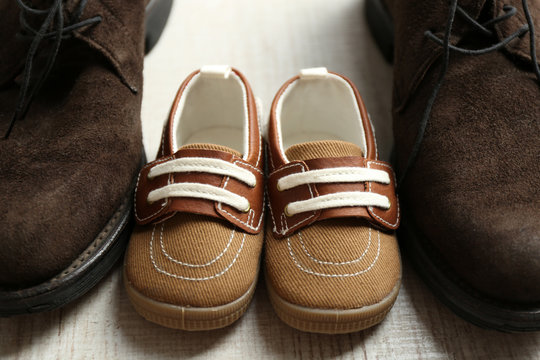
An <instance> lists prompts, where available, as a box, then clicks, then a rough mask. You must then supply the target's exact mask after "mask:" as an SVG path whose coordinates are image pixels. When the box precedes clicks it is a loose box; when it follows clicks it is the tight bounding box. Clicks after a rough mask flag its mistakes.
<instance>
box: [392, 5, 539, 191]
mask: <svg viewBox="0 0 540 360" xmlns="http://www.w3.org/2000/svg"><path fill="white" fill-rule="evenodd" d="M521 2H522V6H523V11H524V13H525V17H526V19H527V24H523V26H521V27H520V28H519V29H518V30H517V31H516V32H514V33H513V34H511V35H509V36H508V37H506V38H504V39H502V40H501V41H499V42H497V43H495V44H493V45H491V46H489V47H486V48H483V49H465V48H462V47H459V46H454V45H452V44H450V35H451V33H452V26H453V24H454V20H455V16H456V13H458V14H459V15H460V16H462V17H463V18H464V19H465V20H466V21H467V22H468V23H470V24H471V25H472V26H473V27H474V28H475V29H477V30H478V31H479V32H480V33H481V34H483V35H485V36H489V37H493V36H494V35H495V33H494V30H492V29H490V28H493V26H494V25H495V24H497V23H499V22H502V21H505V20H507V19H509V18H511V17H512V16H514V15H515V14H516V13H517V9H516V8H515V7H513V6H510V5H505V6H504V7H503V10H504V14H503V15H501V16H498V17H495V18H493V19H491V20H488V21H486V22H484V23H483V24H480V23H479V22H477V21H476V20H475V19H473V18H472V17H471V16H470V15H469V14H468V13H467V12H466V11H465V10H464V9H463V8H461V7H460V6H459V5H458V0H452V1H451V4H450V11H449V14H448V20H447V23H446V29H445V33H444V38H442V39H441V38H439V37H437V36H436V35H435V34H433V32H431V31H429V30H428V31H426V32H425V33H424V35H425V36H426V37H427V38H428V39H431V40H432V41H434V42H436V43H437V44H439V45H441V46H442V47H443V49H444V53H443V62H442V68H441V71H440V74H439V78H438V81H437V83H436V85H435V87H434V88H433V91H432V93H431V96H430V97H429V99H428V101H427V104H426V108H425V110H424V114H423V116H422V119H421V120H420V124H419V126H418V131H417V133H416V138H415V140H414V143H413V147H412V150H411V154H410V155H409V158H408V159H407V163H406V165H405V169H404V170H403V172H402V173H401V175H400V177H399V180H398V187H400V186H401V185H402V184H403V181H404V180H405V178H406V176H407V174H408V172H409V170H410V169H411V167H412V166H413V164H414V162H415V161H416V158H417V157H418V152H419V150H420V146H421V145H422V142H423V139H424V135H425V132H426V128H427V125H428V122H429V119H430V115H431V110H432V109H433V104H434V102H435V99H436V98H437V95H438V93H439V90H440V89H441V86H442V84H443V82H444V78H445V76H446V73H447V71H448V66H449V63H450V52H451V51H455V52H458V53H461V54H465V55H483V54H487V53H490V52H493V51H497V50H499V49H501V48H503V47H504V46H506V45H507V44H508V43H510V42H511V41H512V40H514V39H516V38H518V37H521V36H522V35H524V34H525V33H527V32H528V33H529V38H530V49H529V50H530V56H531V60H532V62H533V70H534V73H535V75H536V78H537V80H538V82H539V83H540V68H539V66H538V60H537V58H536V44H535V31H534V23H533V20H532V17H531V14H530V11H529V7H528V4H527V0H521Z"/></svg>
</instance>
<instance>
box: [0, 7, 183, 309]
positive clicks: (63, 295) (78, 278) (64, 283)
mask: <svg viewBox="0 0 540 360" xmlns="http://www.w3.org/2000/svg"><path fill="white" fill-rule="evenodd" d="M171 7H172V0H151V1H150V2H149V3H148V5H147V6H146V9H145V11H146V19H145V23H146V34H145V38H146V42H145V43H146V48H145V51H146V53H148V52H149V51H150V50H151V49H152V48H153V47H154V45H155V44H156V43H157V40H158V39H159V37H160V35H161V33H162V31H163V29H164V27H165V24H166V22H167V18H168V15H169V12H170V9H171ZM145 163H146V158H145V157H144V151H143V159H141V167H142V165H144V164H145ZM136 179H137V177H135V179H134V180H133V182H132V184H131V186H130V188H129V190H128V192H127V193H126V195H125V197H124V200H123V201H122V204H121V205H120V206H119V207H118V209H117V210H116V211H115V212H114V214H113V216H112V217H111V218H110V220H109V221H108V223H107V224H106V225H105V227H104V228H103V230H102V231H101V232H100V233H99V234H98V236H97V237H96V238H95V239H94V241H92V242H91V243H90V245H89V246H88V247H87V248H86V249H85V250H84V252H82V253H81V255H80V256H79V257H78V258H77V259H75V260H74V261H73V263H71V264H70V265H69V266H68V267H67V268H65V269H64V270H63V271H61V272H60V273H59V274H58V275H57V276H55V277H54V278H52V279H50V280H48V281H46V282H43V283H41V284H39V285H35V286H32V287H29V288H25V289H18V290H0V316H2V317H5V316H12V315H20V314H27V313H36V312H43V311H50V310H54V309H57V308H59V307H61V306H64V305H66V304H67V303H69V302H71V301H73V300H75V299H77V298H78V297H80V296H82V295H83V294H85V293H86V292H87V291H88V290H90V289H91V288H92V287H93V286H94V285H96V284H97V283H98V282H99V280H101V279H102V278H103V277H104V276H105V275H106V274H107V273H108V272H109V270H110V269H111V268H112V267H113V265H114V264H115V263H116V262H117V260H118V259H119V258H120V257H121V256H122V255H123V253H124V251H125V248H126V245H127V241H128V239H129V235H130V233H131V229H132V228H133V219H132V209H133V190H134V189H135V184H136Z"/></svg>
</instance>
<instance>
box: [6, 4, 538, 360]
mask: <svg viewBox="0 0 540 360" xmlns="http://www.w3.org/2000/svg"><path fill="white" fill-rule="evenodd" d="M174 5H175V6H174V9H173V14H172V16H171V18H170V22H169V25H168V27H167V29H166V30H165V33H164V36H163V38H162V41H161V42H160V43H159V44H158V45H157V47H156V48H155V49H154V51H153V52H152V53H151V54H150V55H149V56H148V57H147V59H146V64H145V66H146V68H145V87H144V100H143V129H144V143H145V146H146V150H147V153H148V158H149V159H152V158H154V157H155V153H156V149H157V147H158V142H159V136H160V132H161V127H162V124H163V122H164V121H165V119H166V116H167V112H168V111H169V107H170V104H171V101H172V99H173V97H174V93H175V91H176V90H177V88H178V86H179V84H180V82H181V81H182V80H183V79H184V78H185V76H186V75H187V74H188V73H189V72H191V71H192V70H194V69H197V68H199V67H200V66H201V65H203V64H223V63H228V64H231V65H233V66H236V67H237V68H239V69H240V70H241V71H243V72H244V73H245V75H246V76H247V77H248V79H249V80H250V82H251V84H252V86H253V89H254V91H255V93H256V94H257V96H259V97H260V98H262V100H263V102H264V104H265V109H266V111H268V108H269V105H270V102H271V100H272V97H273V95H274V93H275V92H276V91H277V89H278V88H279V86H280V85H281V84H282V83H283V82H284V81H285V80H287V79H288V78H289V77H291V76H293V75H295V74H296V73H297V72H298V70H299V69H301V68H304V67H312V66H327V67H328V68H329V69H330V70H334V71H337V72H341V73H343V74H345V75H347V76H349V77H350V78H351V79H352V80H353V81H354V82H355V83H356V84H357V85H358V87H359V89H360V92H361V93H362V95H363V97H364V100H365V102H366V105H367V107H368V110H369V111H370V113H371V117H372V119H373V121H374V122H375V126H376V132H377V139H378V142H379V147H380V151H381V152H382V155H383V157H388V156H389V153H390V150H391V147H392V144H391V119H390V103H391V83H392V69H391V67H390V66H389V65H387V64H385V63H384V61H383V59H382V57H381V56H380V54H379V53H378V52H377V50H376V48H375V44H374V43H373V41H372V39H371V38H370V36H369V33H368V29H367V27H366V22H365V20H364V12H363V1H362V0H331V1H330V0H270V1H261V0H176V2H175V4H174ZM120 270H121V268H120V266H117V267H116V268H115V269H114V271H113V272H112V273H111V274H109V275H108V276H107V277H106V278H105V279H104V280H103V281H102V282H101V283H100V284H99V285H98V286H96V287H95V288H94V289H93V290H92V291H91V292H90V293H88V294H87V295H85V296H84V297H83V298H81V299H79V300H77V301H75V302H74V303H72V304H70V305H68V306H66V307H65V308H63V309H60V310H57V311H54V312H51V313H45V314H37V315H31V316H21V317H16V318H9V319H0V358H1V359H25V360H26V359H69V358H74V359H168V358H171V359H173V358H175V359H176V358H226V359H227V358H228V359H237V358H249V359H251V358H254V359H258V358H267V359H274V358H299V359H319V358H325V359H326V358H356V359H394V358H395V359H463V358H468V359H540V333H529V334H503V333H498V332H495V331H489V330H483V329H480V328H477V327H475V326H473V325H470V324H468V323H466V322H465V321H463V320H461V319H460V318H458V317H456V316H455V315H454V314H453V313H451V312H450V311H449V310H448V309H447V308H445V307H444V306H442V305H441V304H440V303H439V302H438V301H437V300H436V299H435V298H434V297H433V295H432V294H431V293H430V291H429V290H428V289H426V287H425V286H424V284H423V283H422V282H421V281H420V280H419V279H418V277H417V276H416V274H415V273H414V272H413V271H412V269H411V268H410V266H409V264H408V262H407V260H406V259H404V269H403V271H404V279H403V286H402V289H401V293H400V295H399V297H398V300H397V302H396V304H395V306H394V308H393V309H392V311H391V312H390V314H389V315H388V317H387V319H386V320H385V321H384V322H383V323H382V324H381V325H380V326H378V327H376V328H373V329H370V330H367V331H363V332H359V333H354V334H349V335H340V336H322V335H316V334H307V333H301V332H298V331H296V330H293V329H291V328H289V327H287V326H286V325H284V324H283V323H281V322H280V320H279V319H278V318H277V317H276V315H275V314H274V312H273V310H272V307H271V305H270V303H269V301H268V297H267V293H266V290H265V286H264V281H263V280H262V279H261V281H260V283H259V286H258V289H257V292H256V295H255V299H254V301H253V304H252V305H251V307H250V308H249V310H248V312H247V313H246V315H245V316H244V317H243V318H241V319H240V320H239V321H238V322H237V323H236V324H234V325H233V326H231V327H229V328H226V329H221V330H217V331H212V332H202V333H187V332H182V331H174V330H170V329H166V328H162V327H159V326H157V325H154V324H152V323H149V322H147V321H145V320H144V319H142V318H141V317H139V315H138V314H137V313H136V312H135V311H134V310H133V308H132V307H131V305H130V303H129V301H128V299H127V297H126V294H125V292H124V289H123V284H122V279H121V271H120Z"/></svg>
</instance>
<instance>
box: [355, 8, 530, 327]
mask: <svg viewBox="0 0 540 360" xmlns="http://www.w3.org/2000/svg"><path fill="white" fill-rule="evenodd" d="M365 4H366V5H365V6H366V9H365V10H366V17H367V22H368V26H369V28H370V30H371V33H372V35H373V37H374V38H375V41H376V42H377V45H378V47H379V49H380V50H381V51H382V53H383V55H384V57H385V58H386V60H388V61H389V62H392V60H393V52H394V51H393V48H394V33H393V31H394V29H393V24H392V18H391V16H390V14H389V13H388V10H387V9H386V6H385V5H384V3H383V2H382V0H366V3H365ZM402 209H403V212H402V214H403V216H402V221H401V227H400V228H399V230H398V237H399V240H400V244H401V246H402V248H403V250H404V252H405V253H406V254H407V256H408V257H409V259H411V262H412V264H413V266H414V267H415V269H416V271H417V272H418V273H419V274H420V276H421V277H422V279H423V280H424V282H425V283H426V284H427V285H428V286H429V287H430V288H431V290H432V291H433V293H434V294H435V295H436V296H437V298H438V299H439V300H440V301H441V302H442V303H444V304H445V305H446V306H448V307H449V308H450V309H451V310H452V311H453V312H454V313H456V314H457V315H459V316H460V317H462V318H463V319H465V320H467V321H469V322H471V323H473V324H475V325H478V326H481V327H484V328H490V329H496V330H500V331H505V332H518V331H537V330H540V304H532V305H521V304H520V305H518V304H505V303H501V302H499V301H496V300H493V299H489V298H487V297H485V296H483V295H482V294H479V293H478V292H476V291H475V290H474V289H472V288H471V287H469V286H468V285H467V284H466V283H464V282H463V281H461V280H460V279H459V277H458V276H457V275H454V274H453V273H452V271H451V270H450V269H448V268H446V267H445V266H444V265H443V264H444V261H443V260H442V259H438V258H437V257H436V256H435V255H434V254H435V252H434V251H430V248H429V241H428V239H427V238H426V237H425V236H423V234H421V232H420V231H419V230H418V228H417V227H416V226H415V225H414V221H412V219H409V218H408V217H407V214H408V211H407V204H403V201H402Z"/></svg>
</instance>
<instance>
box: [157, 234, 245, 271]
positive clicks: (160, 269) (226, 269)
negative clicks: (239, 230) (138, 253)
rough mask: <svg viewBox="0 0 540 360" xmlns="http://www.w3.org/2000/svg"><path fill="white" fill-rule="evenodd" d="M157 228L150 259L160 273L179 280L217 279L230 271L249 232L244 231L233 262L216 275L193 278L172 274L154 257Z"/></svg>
mask: <svg viewBox="0 0 540 360" xmlns="http://www.w3.org/2000/svg"><path fill="white" fill-rule="evenodd" d="M155 229H156V225H154V227H153V229H152V237H151V239H150V260H151V261H152V265H153V266H154V269H155V270H156V271H158V272H159V273H162V274H163V275H166V276H169V277H173V278H175V279H179V280H188V281H205V280H211V279H215V278H217V277H219V276H221V275H223V274H225V273H226V272H227V271H229V269H230V268H231V267H232V266H233V265H234V263H235V262H236V260H237V259H238V257H239V256H240V253H241V252H242V249H243V248H244V243H245V241H246V235H247V233H244V235H243V237H242V243H241V244H240V248H239V249H238V251H237V252H236V255H235V256H234V258H233V260H232V261H231V263H230V264H229V265H227V267H225V269H223V270H222V271H221V272H219V273H216V274H214V275H211V276H206V277H200V278H193V277H187V276H182V275H178V274H172V273H170V272H168V271H166V270H163V269H162V268H160V267H159V266H158V265H157V263H156V260H155V259H154V248H153V243H154V232H155ZM234 230H236V227H235V228H234V229H233V231H234Z"/></svg>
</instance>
